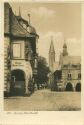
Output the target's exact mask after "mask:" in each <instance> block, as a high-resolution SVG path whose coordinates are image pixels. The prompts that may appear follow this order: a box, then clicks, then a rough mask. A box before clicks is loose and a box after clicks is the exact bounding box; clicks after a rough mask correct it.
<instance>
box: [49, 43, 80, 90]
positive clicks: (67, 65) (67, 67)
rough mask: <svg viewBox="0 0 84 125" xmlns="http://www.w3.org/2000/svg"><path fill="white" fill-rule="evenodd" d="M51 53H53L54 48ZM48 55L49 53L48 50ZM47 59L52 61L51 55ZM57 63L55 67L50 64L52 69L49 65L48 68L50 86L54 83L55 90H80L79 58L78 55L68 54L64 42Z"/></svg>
mask: <svg viewBox="0 0 84 125" xmlns="http://www.w3.org/2000/svg"><path fill="white" fill-rule="evenodd" d="M50 46H51V45H50ZM53 53H55V51H54V50H53ZM49 55H51V54H50V50H49ZM53 55H54V54H53ZM54 58H55V56H54ZM49 60H51V61H52V62H51V64H52V63H53V60H52V59H51V56H49ZM54 60H55V59H54ZM55 63H57V62H55ZM57 64H58V67H56V68H55V67H53V66H52V68H53V69H52V68H51V67H50V70H51V69H52V70H51V74H50V76H49V83H50V84H51V86H52V85H53V84H54V86H55V85H56V86H57V88H56V90H57V91H65V90H66V91H81V58H80V56H70V55H69V54H68V51H67V45H66V43H64V45H63V52H62V53H61V54H60V59H59V63H57ZM53 65H54V64H53ZM49 66H50V65H49ZM53 71H54V72H53Z"/></svg>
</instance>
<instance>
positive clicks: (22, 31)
mask: <svg viewBox="0 0 84 125" xmlns="http://www.w3.org/2000/svg"><path fill="white" fill-rule="evenodd" d="M28 29H29V31H28ZM37 41H38V35H37V33H36V30H35V28H34V27H32V26H31V25H30V24H29V23H28V21H26V20H25V19H23V18H22V16H21V12H20V10H19V15H18V16H16V15H15V14H14V13H13V11H12V8H11V6H10V5H9V4H8V3H4V91H5V92H10V91H11V86H12V85H13V84H16V86H17V85H18V84H22V85H23V86H24V87H23V88H24V90H25V94H27V93H28V84H29V81H30V79H33V81H34V80H35V79H34V76H35V75H36V68H37V66H36V65H37V51H36V46H37Z"/></svg>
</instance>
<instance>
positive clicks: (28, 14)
mask: <svg viewBox="0 0 84 125" xmlns="http://www.w3.org/2000/svg"><path fill="white" fill-rule="evenodd" d="M28 18H29V19H28V20H29V25H30V14H29V13H28Z"/></svg>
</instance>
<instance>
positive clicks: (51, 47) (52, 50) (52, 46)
mask: <svg viewBox="0 0 84 125" xmlns="http://www.w3.org/2000/svg"><path fill="white" fill-rule="evenodd" d="M49 51H50V52H55V50H54V45H53V36H51V44H50V50H49Z"/></svg>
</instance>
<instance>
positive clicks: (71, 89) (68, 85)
mask: <svg viewBox="0 0 84 125" xmlns="http://www.w3.org/2000/svg"><path fill="white" fill-rule="evenodd" d="M65 90H66V91H73V86H72V84H71V83H70V82H69V83H67V85H66V88H65Z"/></svg>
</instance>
